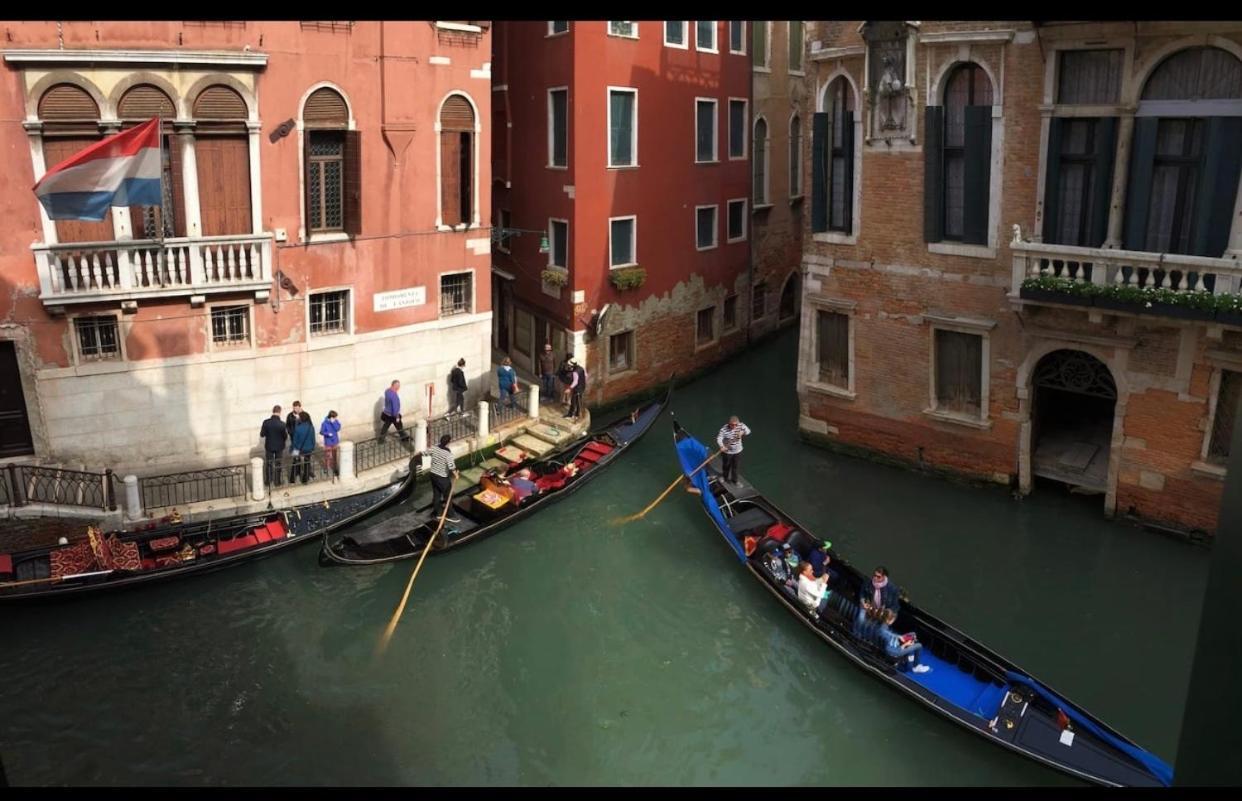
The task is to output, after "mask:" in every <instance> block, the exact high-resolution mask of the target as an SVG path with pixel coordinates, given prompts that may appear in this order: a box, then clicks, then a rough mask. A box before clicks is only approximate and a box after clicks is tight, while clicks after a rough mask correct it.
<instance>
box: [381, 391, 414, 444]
mask: <svg viewBox="0 0 1242 801" xmlns="http://www.w3.org/2000/svg"><path fill="white" fill-rule="evenodd" d="M400 389H401V382H400V381H396V380H394V381H393V382H392V384H390V385H389V387H388V389H386V390H384V411H382V412H380V420H382V421H383V423H384V425H382V426H380V439H383V438H384V437H386V436H388V427H389V426H396V427H397V433H398V434H400V435H401V441H402V442H405V441H407V440H409V438H410V435H409V434H407V433H405V430H404V427H403V426H402V425H401V396H400V395H398V394H397V391H398V390H400Z"/></svg>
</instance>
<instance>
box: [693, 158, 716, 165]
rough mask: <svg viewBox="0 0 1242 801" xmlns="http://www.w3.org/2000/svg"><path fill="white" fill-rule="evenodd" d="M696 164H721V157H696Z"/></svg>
mask: <svg viewBox="0 0 1242 801" xmlns="http://www.w3.org/2000/svg"><path fill="white" fill-rule="evenodd" d="M694 163H695V164H719V163H720V159H695V160H694Z"/></svg>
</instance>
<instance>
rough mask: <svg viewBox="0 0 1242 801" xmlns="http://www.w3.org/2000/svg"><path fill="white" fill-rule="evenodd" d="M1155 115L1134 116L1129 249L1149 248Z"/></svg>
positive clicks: (1128, 202) (1128, 194) (1127, 230)
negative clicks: (1149, 210)
mask: <svg viewBox="0 0 1242 801" xmlns="http://www.w3.org/2000/svg"><path fill="white" fill-rule="evenodd" d="M1159 122H1160V120H1159V119H1158V118H1156V117H1138V118H1136V119H1135V120H1134V143H1133V144H1132V145H1131V148H1132V153H1131V156H1130V188H1129V190H1128V191H1127V192H1126V222H1125V234H1124V236H1123V237H1122V238H1123V241H1124V243H1125V249H1126V250H1146V248H1147V212H1148V207H1149V206H1150V205H1151V181H1152V173H1153V172H1154V169H1155V161H1156V128H1157V126H1158V125H1159Z"/></svg>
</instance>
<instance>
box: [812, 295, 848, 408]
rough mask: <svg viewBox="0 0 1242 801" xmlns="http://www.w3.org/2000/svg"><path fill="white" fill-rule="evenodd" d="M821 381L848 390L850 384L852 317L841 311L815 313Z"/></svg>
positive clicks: (817, 355)
mask: <svg viewBox="0 0 1242 801" xmlns="http://www.w3.org/2000/svg"><path fill="white" fill-rule="evenodd" d="M815 322H816V333H817V334H818V338H817V341H816V357H817V359H818V361H819V382H820V383H821V384H828V385H829V386H834V387H840V388H841V389H845V390H848V389H849V386H850V318H849V315H846V314H841V313H840V312H830V311H823V310H820V311H817V312H816V313H815Z"/></svg>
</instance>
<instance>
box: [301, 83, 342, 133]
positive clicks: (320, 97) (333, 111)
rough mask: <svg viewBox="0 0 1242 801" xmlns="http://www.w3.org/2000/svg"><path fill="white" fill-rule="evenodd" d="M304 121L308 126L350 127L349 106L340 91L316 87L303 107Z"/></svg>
mask: <svg viewBox="0 0 1242 801" xmlns="http://www.w3.org/2000/svg"><path fill="white" fill-rule="evenodd" d="M302 122H303V124H304V125H305V126H306V127H307V128H348V127H349V107H348V106H346V105H345V98H343V97H341V95H340V94H339V93H338V92H335V91H333V90H332V89H328V88H327V87H325V88H323V89H316V90H315V91H314V92H312V93H311V96H310V97H308V98H306V105H305V106H303V107H302Z"/></svg>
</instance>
